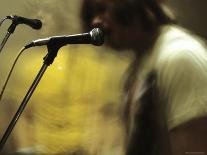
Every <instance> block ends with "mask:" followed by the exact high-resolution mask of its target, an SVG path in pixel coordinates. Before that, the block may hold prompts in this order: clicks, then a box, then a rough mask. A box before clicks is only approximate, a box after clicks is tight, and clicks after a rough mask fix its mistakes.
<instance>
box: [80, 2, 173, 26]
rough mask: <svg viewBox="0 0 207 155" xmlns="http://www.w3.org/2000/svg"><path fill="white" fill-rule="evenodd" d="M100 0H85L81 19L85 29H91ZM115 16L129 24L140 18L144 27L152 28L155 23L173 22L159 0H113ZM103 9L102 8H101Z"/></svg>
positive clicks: (123, 22)
mask: <svg viewBox="0 0 207 155" xmlns="http://www.w3.org/2000/svg"><path fill="white" fill-rule="evenodd" d="M97 1H98V0H83V3H82V8H81V13H80V15H81V19H82V25H83V27H84V29H87V30H88V29H91V27H90V22H91V20H92V18H93V17H94V16H95V15H96V13H97V12H95V11H94V10H95V9H96V10H97V9H99V8H97V6H96V3H95V2H97ZM113 4H114V5H113V6H114V8H113V16H112V18H113V17H114V19H115V20H117V22H119V23H120V24H122V25H126V26H127V25H129V24H132V23H133V22H135V21H137V20H138V19H139V20H141V23H143V27H145V28H146V29H151V28H152V27H153V26H154V25H155V24H157V23H158V24H165V23H169V22H173V19H172V18H171V17H170V16H169V15H168V14H167V13H166V11H165V10H164V9H163V5H161V3H160V2H158V0H113ZM100 9H101V8H100Z"/></svg>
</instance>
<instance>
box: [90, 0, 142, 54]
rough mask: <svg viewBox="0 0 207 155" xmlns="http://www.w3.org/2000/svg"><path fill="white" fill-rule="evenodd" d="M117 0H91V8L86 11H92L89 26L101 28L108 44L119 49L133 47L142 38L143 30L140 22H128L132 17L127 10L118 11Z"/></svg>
mask: <svg viewBox="0 0 207 155" xmlns="http://www.w3.org/2000/svg"><path fill="white" fill-rule="evenodd" d="M116 2H118V1H117V0H90V1H89V3H90V4H89V8H87V9H88V10H87V9H86V12H87V11H89V12H90V19H89V21H88V24H89V27H91V28H93V27H99V28H101V29H102V30H103V31H104V33H105V38H106V39H105V43H106V44H107V45H108V46H110V47H112V48H114V49H117V50H123V49H133V48H134V47H133V46H135V45H136V46H137V42H139V40H140V38H142V32H141V31H140V30H139V28H140V27H139V24H137V23H136V24H135V23H134V22H131V23H130V21H127V22H128V23H127V24H126V22H125V20H127V19H130V18H131V17H129V16H128V12H127V11H118V9H117V5H116V4H115V3H116ZM120 3H121V1H120ZM86 5H88V4H87V3H86Z"/></svg>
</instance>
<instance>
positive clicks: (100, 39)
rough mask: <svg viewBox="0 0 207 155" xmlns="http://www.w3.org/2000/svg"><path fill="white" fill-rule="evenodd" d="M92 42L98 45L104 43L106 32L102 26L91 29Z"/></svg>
mask: <svg viewBox="0 0 207 155" xmlns="http://www.w3.org/2000/svg"><path fill="white" fill-rule="evenodd" d="M90 35H91V43H92V44H93V45H96V46H101V45H102V44H103V43H104V33H103V32H102V31H101V29H100V28H94V29H93V30H91V31H90Z"/></svg>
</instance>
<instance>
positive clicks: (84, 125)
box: [0, 0, 130, 155]
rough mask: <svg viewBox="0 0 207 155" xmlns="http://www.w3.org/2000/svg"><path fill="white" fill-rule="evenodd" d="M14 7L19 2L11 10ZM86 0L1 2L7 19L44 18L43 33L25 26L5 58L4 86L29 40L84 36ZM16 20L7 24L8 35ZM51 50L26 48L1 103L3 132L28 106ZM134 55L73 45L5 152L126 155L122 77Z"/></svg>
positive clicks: (1, 60)
mask: <svg viewBox="0 0 207 155" xmlns="http://www.w3.org/2000/svg"><path fill="white" fill-rule="evenodd" d="M11 4H12V5H11ZM79 7H80V1H79V0H69V1H66V0H62V1H58V0H44V1H38V0H33V1H29V0H20V1H18V2H14V1H12V0H3V1H1V9H2V10H0V15H1V18H3V17H5V16H7V15H10V14H13V15H14V14H16V15H20V16H24V17H27V18H38V19H40V20H42V22H43V27H42V29H41V30H38V31H37V30H33V29H31V28H30V27H28V26H26V25H18V26H17V28H16V30H15V32H14V34H12V35H11V37H10V38H9V40H8V42H7V44H6V46H5V48H4V49H3V51H2V53H1V54H0V87H1V88H2V86H3V83H4V81H5V79H6V76H7V74H8V72H9V69H10V68H11V65H12V62H13V61H14V59H15V57H16V55H17V54H18V51H19V50H20V48H21V47H22V46H24V45H25V44H26V43H27V42H29V41H31V40H33V39H38V38H44V37H48V36H53V35H62V34H73V33H80V32H82V31H81V28H80V21H79V14H78V13H79ZM10 24H11V21H6V22H5V23H4V24H3V25H2V27H0V37H1V39H2V38H3V37H4V35H5V33H6V30H7V28H8V26H9V25H10ZM46 53H47V49H46V47H35V48H31V49H28V50H26V51H25V52H24V53H23V55H22V56H21V57H20V59H19V61H18V63H17V66H16V67H15V70H14V72H13V74H12V76H11V79H10V81H9V83H8V87H7V88H6V90H5V94H4V96H3V100H2V102H1V103H0V122H1V123H0V133H1V136H2V134H3V133H4V131H5V129H6V127H7V126H8V123H9V122H10V120H11V118H12V117H13V115H14V113H15V112H16V110H17V108H18V106H19V105H20V103H21V102H22V99H23V97H24V96H25V94H26V92H27V90H28V89H29V87H30V85H31V83H32V81H33V80H34V78H35V76H36V74H37V73H38V71H39V69H40V67H41V66H42V63H43V60H42V59H43V57H44V56H45V55H46ZM129 62H130V54H128V53H122V54H117V53H116V52H113V51H111V50H110V49H108V48H104V47H92V45H68V46H65V47H63V48H61V49H60V50H59V53H58V56H57V58H56V59H55V61H54V63H53V64H52V65H51V66H49V67H48V69H47V71H46V73H45V74H44V76H43V78H42V80H41V81H40V84H39V85H38V87H37V89H36V90H35V93H34V94H33V96H32V97H31V99H30V101H29V103H28V105H27V107H26V109H25V111H24V112H23V114H22V116H21V117H20V119H19V121H18V122H17V125H16V126H15V128H14V130H13V132H12V134H11V136H10V137H9V139H8V141H7V143H6V146H5V150H6V151H8V152H15V151H17V150H22V151H28V150H32V151H34V152H36V153H37V152H39V154H63V153H67V154H75V153H76V154H78V153H79V154H81V152H83V151H85V152H86V153H84V154H91V155H96V154H99V155H101V154H106V155H110V154H111V155H114V154H119V155H120V154H121V145H122V140H123V133H122V128H121V124H120V118H119V113H120V106H121V105H120V104H119V103H120V99H121V98H120V96H121V86H122V80H123V79H122V75H123V73H124V72H125V71H126V68H127V66H128V64H129Z"/></svg>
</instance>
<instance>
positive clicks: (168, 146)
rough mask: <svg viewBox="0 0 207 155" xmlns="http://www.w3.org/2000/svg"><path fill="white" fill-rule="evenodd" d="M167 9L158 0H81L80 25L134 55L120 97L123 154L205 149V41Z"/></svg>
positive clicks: (163, 154) (167, 153)
mask: <svg viewBox="0 0 207 155" xmlns="http://www.w3.org/2000/svg"><path fill="white" fill-rule="evenodd" d="M168 10H169V9H168V8H167V7H166V5H165V4H164V2H163V1H162V0H83V4H82V10H81V11H82V12H81V17H82V20H83V25H84V28H85V29H86V30H90V29H91V28H93V27H100V28H101V29H103V31H104V32H105V34H106V45H108V46H110V47H112V48H114V49H116V50H117V51H122V50H125V49H131V50H133V51H134V52H135V55H136V56H135V60H134V62H133V63H132V65H131V67H130V68H129V72H128V78H127V80H126V87H125V98H126V99H125V100H123V102H124V104H125V105H124V122H125V126H126V148H125V150H126V151H125V154H126V155H152V154H153V155H154V154H157V155H184V154H207V147H206V146H207V51H206V45H205V41H204V40H203V39H201V38H199V37H198V36H196V35H194V34H193V33H191V32H190V31H188V30H186V29H184V28H182V27H181V26H179V25H178V24H176V22H175V19H173V17H171V15H170V13H169V11H168Z"/></svg>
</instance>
